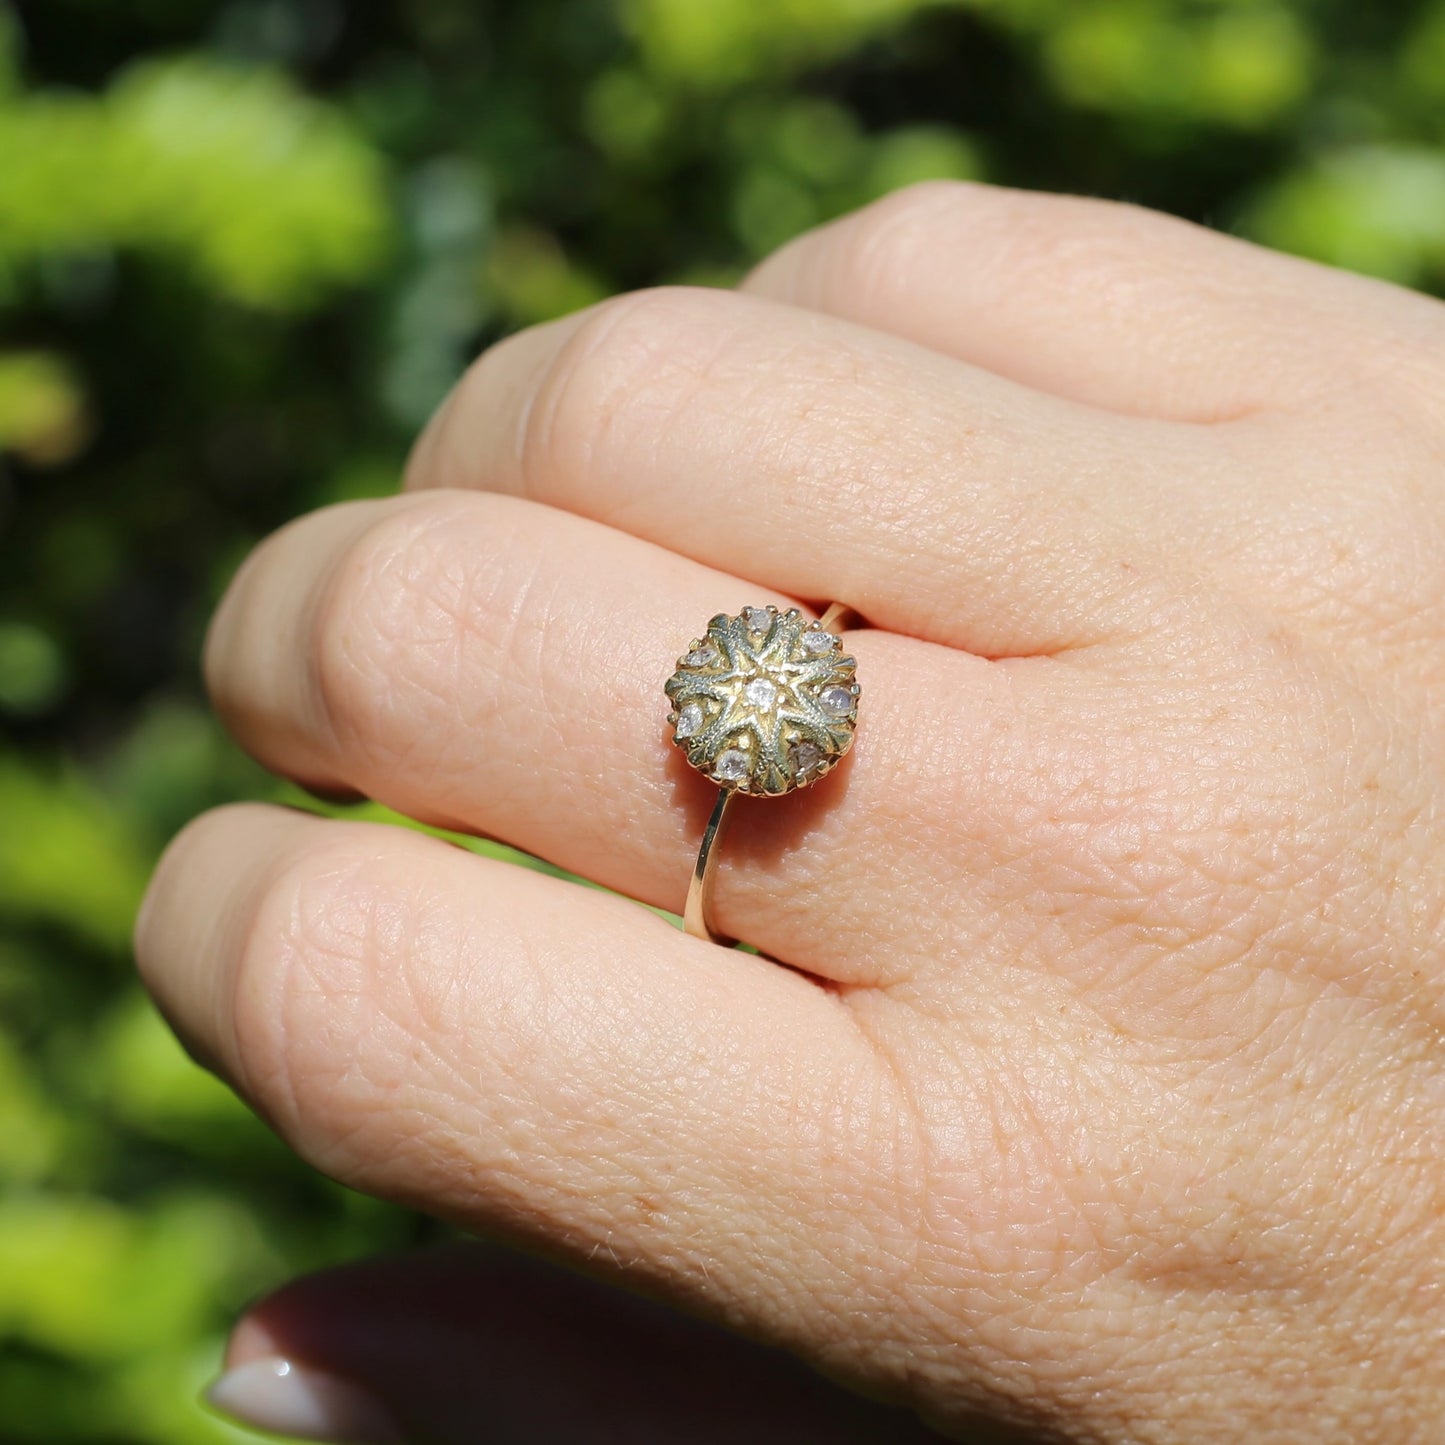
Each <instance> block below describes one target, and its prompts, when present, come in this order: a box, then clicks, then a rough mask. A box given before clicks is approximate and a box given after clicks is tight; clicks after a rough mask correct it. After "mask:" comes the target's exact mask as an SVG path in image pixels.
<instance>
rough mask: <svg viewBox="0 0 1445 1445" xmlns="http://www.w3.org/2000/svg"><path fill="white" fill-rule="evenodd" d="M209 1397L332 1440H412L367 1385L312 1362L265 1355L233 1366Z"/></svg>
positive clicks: (238, 1415) (241, 1412)
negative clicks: (317, 1367) (313, 1366)
mask: <svg viewBox="0 0 1445 1445" xmlns="http://www.w3.org/2000/svg"><path fill="white" fill-rule="evenodd" d="M206 1401H207V1403H209V1404H210V1405H212V1406H214V1407H215V1408H216V1409H217V1410H219V1411H221V1413H222V1414H224V1415H230V1416H231V1417H232V1418H233V1419H236V1420H239V1421H240V1422H241V1423H242V1424H243V1425H251V1426H254V1427H255V1428H256V1429H257V1430H271V1431H274V1432H275V1433H276V1434H277V1435H295V1436H299V1437H300V1438H301V1439H303V1440H326V1441H330V1442H332V1445H406V1438H405V1436H403V1435H402V1433H401V1431H400V1429H399V1428H398V1427H397V1424H396V1421H395V1420H394V1419H392V1416H391V1412H390V1411H388V1410H387V1409H386V1407H385V1406H384V1405H382V1404H381V1402H380V1401H379V1400H376V1399H373V1398H372V1396H370V1395H368V1394H367V1393H366V1391H365V1390H362V1389H359V1388H358V1387H357V1386H355V1385H353V1384H350V1383H349V1382H348V1381H346V1380H339V1379H337V1377H336V1376H335V1375H328V1374H325V1373H323V1372H322V1371H320V1370H313V1369H311V1368H310V1367H309V1366H307V1365H297V1364H294V1363H293V1362H292V1361H290V1360H280V1359H274V1358H272V1359H261V1360H252V1361H251V1362H250V1363H249V1364H245V1365H238V1366H237V1367H236V1368H235V1369H234V1370H227V1371H226V1373H225V1374H224V1375H222V1376H221V1378H220V1379H219V1380H217V1381H216V1382H215V1384H213V1385H212V1386H211V1387H210V1388H209V1389H208V1390H207V1391H206Z"/></svg>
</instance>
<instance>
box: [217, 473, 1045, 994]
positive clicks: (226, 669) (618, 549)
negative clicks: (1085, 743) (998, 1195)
mask: <svg viewBox="0 0 1445 1445" xmlns="http://www.w3.org/2000/svg"><path fill="white" fill-rule="evenodd" d="M769 601H771V602H774V603H777V604H779V605H781V606H787V605H788V603H789V599H788V598H786V597H785V596H782V595H780V594H771V595H770V594H760V593H759V590H758V589H757V588H754V587H752V586H750V585H748V584H744V583H741V582H739V581H738V580H737V579H736V578H733V577H730V576H728V575H726V574H724V573H721V572H716V571H714V570H712V569H710V568H707V567H704V566H702V565H700V564H699V563H696V562H691V561H688V560H686V559H683V558H680V557H677V556H675V555H673V554H671V553H668V552H666V551H664V550H663V549H661V548H659V547H656V546H654V545H652V544H651V543H647V542H644V541H641V540H639V539H638V538H635V537H632V536H629V535H628V534H626V533H623V532H618V531H614V530H613V529H611V528H608V527H605V526H603V525H601V524H600V523H597V522H592V521H589V520H587V519H585V518H580V517H576V516H573V515H572V514H570V513H566V512H559V511H556V510H555V509H552V508H549V507H544V506H541V505H539V504H537V503H534V502H528V501H525V500H521V499H516V498H510V497H499V496H494V495H487V494H477V493H468V492H433V493H426V494H422V495H413V496H405V497H398V498H392V499H388V500H386V501H380V502H367V503H357V504H351V505H348V506H342V507H336V508H330V509H327V510H324V511H322V512H318V513H315V514H313V515H311V516H309V517H307V518H304V519H302V520H301V521H300V522H297V523H294V524H292V525H291V526H290V527H288V528H286V529H284V530H283V531H282V532H280V533H278V534H277V535H276V536H275V537H273V538H272V539H271V540H270V541H269V542H267V543H266V544H264V545H263V546H262V547H261V548H260V549H259V550H258V551H257V552H256V553H255V554H254V555H253V557H252V558H251V560H250V561H249V562H248V563H247V565H246V566H245V567H244V568H243V569H242V571H241V573H240V574H239V575H238V577H237V579H236V581H235V583H234V584H233V585H232V588H231V590H230V592H229V594H228V596H227V598H226V600H225V602H224V604H223V605H222V607H221V609H220V612H219V613H218V615H217V619H216V622H215V624H214V627H213V630H212V634H211V638H210V641H209V645H208V648H207V672H208V678H209V681H210V685H211V688H212V692H213V694H214V696H215V699H216V703H217V706H218V708H219V710H220V712H221V714H222V716H223V717H224V718H225V719H226V721H227V723H228V724H229V726H230V727H231V729H232V731H233V732H234V733H235V734H236V736H237V737H238V739H239V740H240V741H241V742H242V744H243V745H244V746H245V747H247V748H248V749H249V750H250V751H251V752H252V753H254V754H255V755H256V756H257V757H258V758H259V759H260V760H261V761H262V762H264V763H265V764H266V765H267V766H269V767H271V768H273V769H275V770H277V771H279V772H282V773H285V774H287V775H289V776H292V777H295V778H297V779H299V780H301V781H303V782H304V783H306V784H308V785H310V786H313V787H323V788H338V787H341V788H352V789H356V790H359V791H361V792H362V793H365V794H366V795H368V796H370V797H373V798H376V799H378V800H379V801H381V802H383V803H385V804H387V805H389V806H391V807H393V808H395V809H397V810H399V811H401V812H404V813H407V814H410V815H412V816H416V817H420V818H423V819H427V820H430V821H433V822H437V823H442V824H446V825H449V826H452V827H455V828H459V829H462V830H466V831H473V832H482V833H486V834H489V835H491V836H494V837H498V838H502V839H504V840H506V841H507V842H509V843H513V844H515V845H517V846H518V847H521V848H523V849H525V850H527V851H528V852H531V853H535V854H537V855H539V856H541V857H544V858H547V859H549V860H550V861H552V862H554V863H556V864H558V865H559V866H561V867H564V868H566V869H569V870H571V871H573V872H577V873H580V874H582V875H584V876H586V877H589V878H592V879H595V880H596V881H598V882H600V883H603V884H605V885H607V886H609V887H612V888H615V889H618V890H620V891H622V892H624V893H627V894H629V895H631V896H633V897H637V898H641V899H644V900H645V901H647V902H650V903H653V904H657V905H659V906H663V907H667V908H671V909H674V910H677V909H679V908H680V906H681V903H682V899H683V894H684V891H685V887H686V882H687V878H688V874H689V871H690V868H691V865H692V862H693V859H694V857H695V855H696V850H697V846H698V840H699V836H700V834H701V831H702V827H703V823H704V821H705V818H706V814H707V811H708V809H709V807H710V806H711V802H712V799H713V797H714V796H715V793H714V790H713V788H712V787H711V786H710V785H709V784H708V783H707V782H706V781H705V780H704V779H702V778H700V777H698V776H697V775H696V774H695V773H693V772H692V771H691V770H690V769H689V768H688V767H687V765H686V763H685V762H684V760H683V759H682V757H681V755H680V754H679V753H678V752H677V751H676V750H675V749H674V748H673V747H672V746H671V745H670V743H669V741H668V738H667V731H666V728H665V725H664V722H663V719H664V715H665V710H666V703H665V702H664V700H663V696H662V691H661V685H662V682H663V681H664V680H665V678H666V676H667V674H668V673H669V672H670V671H671V670H672V666H673V661H674V659H675V658H676V657H677V656H678V654H679V653H680V652H681V651H683V650H684V649H685V648H686V646H687V644H688V640H689V639H690V638H691V637H693V636H695V635H696V634H697V633H698V632H699V631H700V630H701V629H702V627H703V626H704V624H705V623H706V620H707V619H708V618H709V617H710V616H712V615H713V614H715V613H717V612H719V611H728V612H734V613H735V612H737V611H738V610H739V608H740V607H741V606H742V605H744V604H750V603H758V602H769ZM848 645H849V650H850V652H852V653H853V654H854V655H855V656H856V657H857V658H858V668H859V676H860V678H861V679H862V681H863V685H864V689H865V694H866V696H865V699H864V703H863V706H862V707H861V708H860V712H861V719H860V726H859V732H858V741H857V743H856V745H855V746H854V748H853V750H852V752H851V754H850V756H849V758H848V759H847V760H846V763H845V766H843V767H842V768H840V769H839V770H838V771H837V773H836V774H835V775H834V776H833V777H832V778H830V779H829V780H828V782H827V783H826V784H824V785H822V786H820V787H818V788H817V789H809V790H805V791H803V792H801V793H798V794H793V795H790V796H788V797H785V798H778V799H768V800H765V801H764V800H757V801H754V800H744V804H745V806H744V807H743V808H742V810H741V812H740V814H739V816H738V817H737V819H736V821H735V823H734V825H733V829H732V833H731V835H730V837H729V840H728V844H727V847H726V848H725V850H724V854H723V863H722V867H721V870H720V874H719V878H718V884H717V895H716V905H715V916H716V918H717V922H718V925H719V927H720V928H721V929H723V930H725V931H728V932H730V933H732V934H733V935H734V936H740V937H743V938H746V939H747V940H748V941H749V942H752V943H755V944H757V945H758V946H759V947H761V948H763V949H764V950H766V951H767V952H769V953H771V954H773V955H774V956H776V957H780V958H786V959H788V960H789V961H790V962H794V963H796V964H798V965H799V966H802V967H806V968H810V969H812V970H813V971H815V972H818V973H822V974H827V975H829V976H832V977H844V978H850V979H853V980H855V981H868V982H875V981H879V980H880V979H881V978H882V977H884V976H890V973H891V975H892V976H896V974H897V971H899V970H906V969H907V967H908V964H907V956H908V949H909V948H910V947H911V948H912V949H914V950H917V949H929V948H936V946H937V942H938V941H937V940H936V939H932V938H930V937H928V936H927V934H928V930H927V929H926V928H923V927H920V926H919V924H918V922H917V920H919V919H930V918H940V917H951V918H952V919H953V920H954V923H953V924H952V925H951V926H953V927H958V926H960V920H961V918H962V916H963V915H964V913H965V911H966V910H964V909H963V908H961V906H960V904H959V901H958V897H957V896H956V895H957V888H956V885H957V880H958V878H959V877H960V876H961V875H972V876H977V875H979V874H981V873H985V872H986V871H987V869H988V867H989V864H990V863H991V862H992V861H993V860H994V859H995V858H996V856H997V853H996V849H997V847H998V846H1000V839H1006V838H1008V837H1009V836H1010V833H1011V825H1010V823H1009V821H1008V819H1007V817H1006V816H1005V815H1006V813H1007V811H1008V799H1009V797H1010V789H1011V787H1012V789H1013V791H1014V792H1015V793H1017V792H1018V790H1019V783H1018V781H1017V780H1019V779H1021V778H1026V777H1028V776H1029V775H1031V774H1032V775H1036V773H1037V769H1036V767H1029V766H1026V765H1025V764H1024V763H1023V762H1021V761H1020V757H1019V753H1020V749H1024V748H1031V747H1036V746H1039V745H1041V744H1040V737H1041V734H1046V730H1047V727H1048V726H1049V724H1048V723H1047V721H1046V719H1045V717H1044V716H1043V714H1045V713H1047V714H1049V715H1052V716H1066V715H1067V714H1068V708H1067V706H1063V707H1062V708H1061V707H1060V701H1061V697H1066V696H1067V694H1068V685H1067V679H1068V677H1069V676H1070V673H1069V671H1068V669H1067V668H1066V667H1065V666H1064V665H1063V664H1055V663H1052V662H1050V661H1049V660H1047V659H1036V660H1034V661H1032V662H1023V663H1015V664H990V663H987V662H984V661H981V660H980V659H977V658H974V657H970V656H968V655H966V654H960V653H954V652H952V651H950V650H947V649H944V648H938V647H933V646H930V645H929V644H926V643H921V642H917V641H914V640H911V639H906V638H900V637H896V636H890V635H888V634H884V633H879V632H870V631H865V632H860V633H855V634H850V636H849V643H848ZM1040 669H1043V670H1047V672H1048V673H1049V674H1050V676H1049V678H1048V679H1047V680H1046V679H1044V678H1043V677H1042V676H1040V675H1039V670H1040ZM1030 713H1032V714H1034V716H1033V718H1032V719H1030V717H1029V716H1028V715H1029V714H1030ZM961 759H967V760H968V761H961ZM991 775H992V776H991ZM1008 779H1015V780H1016V781H1015V782H1014V783H1013V784H1010V783H1009V782H1008V781H1007V780H1008ZM1018 806H1019V807H1020V808H1022V807H1023V806H1024V804H1023V801H1022V799H1020V800H1019V802H1018ZM959 818H971V819H973V820H975V821H974V824H973V826H972V827H971V828H970V829H969V830H968V832H967V834H966V836H963V837H956V838H954V839H952V840H951V842H950V849H949V852H948V853H947V855H946V856H945V857H943V858H940V856H939V838H940V836H942V835H944V834H947V833H952V834H957V833H958V832H959V830H958V827H957V820H958V819H959ZM990 820H993V821H990ZM1009 846H1012V844H1010V845H1009ZM880 889H884V890H886V891H887V896H888V899H889V901H890V904H891V906H890V907H889V908H887V909H881V908H878V907H876V904H877V903H878V901H879V896H878V890H880ZM970 896H971V898H972V899H973V900H974V904H973V906H975V907H977V908H978V909H980V910H981V912H980V917H981V916H982V912H983V911H986V910H987V907H988V889H987V887H986V886H981V887H977V888H975V889H973V890H971V892H970ZM888 919H896V920H898V923H897V925H896V926H897V931H898V938H896V939H894V938H890V937H884V936H882V935H883V934H885V933H886V932H887V929H888V926H889V925H888V924H887V922H886V920H888ZM905 936H906V937H908V938H909V939H911V940H912V942H911V944H908V945H905V943H904V941H903V940H904V938H905ZM849 939H853V940H856V944H857V952H856V954H854V952H853V951H852V950H851V949H850V946H849V945H848V943H847V942H846V940H849ZM895 949H896V952H895Z"/></svg>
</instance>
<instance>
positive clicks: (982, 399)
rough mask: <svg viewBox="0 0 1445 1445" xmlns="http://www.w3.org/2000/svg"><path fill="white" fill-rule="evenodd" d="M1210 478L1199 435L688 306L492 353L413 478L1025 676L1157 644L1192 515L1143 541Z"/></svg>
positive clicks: (642, 303)
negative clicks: (1164, 503) (558, 512)
mask: <svg viewBox="0 0 1445 1445" xmlns="http://www.w3.org/2000/svg"><path fill="white" fill-rule="evenodd" d="M1213 463H1214V457H1213V453H1212V451H1211V450H1210V449H1209V447H1208V446H1207V444H1206V442H1205V440H1204V433H1203V429H1200V428H1189V427H1184V426H1180V425H1174V424H1170V423H1166V422H1161V421H1151V420H1147V419H1141V418H1134V417H1124V416H1121V415H1119V414H1117V413H1113V412H1105V411H1103V410H1100V409H1096V408H1094V407H1090V406H1086V405H1084V404H1081V403H1078V402H1073V401H1068V400H1065V399H1064V398H1062V397H1058V396H1050V395H1046V394H1045V393H1043V392H1038V391H1034V390H1033V389H1031V388H1029V387H1027V386H1023V385H1021V384H1019V383H1017V382H1014V381H1010V380H1008V379H1007V378H1005V377H1002V376H997V375H995V374H993V373H992V372H989V371H986V370H983V369H981V368H978V367H972V366H968V365H966V364H965V363H963V362H961V361H957V360H954V359H953V358H950V357H945V356H942V355H940V354H938V353H937V352H934V351H930V350H928V349H926V348H924V347H921V346H917V345H914V344H912V343H910V342H907V341H904V340H902V339H901V338H899V337H896V336H888V335H885V334H883V333H882V332H877V331H872V330H869V329H868V328H866V327H862V326H857V325H853V324H851V323H848V322H845V321H840V320H838V319H836V318H833V317H828V316H822V315H819V314H817V313H814V312H807V311H803V310H801V309H800V308H796V307H792V306H786V305H782V304H779V303H777V302H772V301H767V300H764V299H761V298H758V297H754V296H744V295H737V294H729V293H722V292H707V291H702V290H687V289H685V288H672V289H665V290H659V291H652V292H638V293H635V294H632V295H628V296H621V297H615V298H613V299H612V300H611V301H607V302H603V303H602V304H601V305H600V306H597V307H594V308H592V309H591V310H589V311H586V312H582V313H580V314H579V315H577V316H572V317H568V318H566V319H565V320H562V321H559V322H554V323H551V324H550V325H548V326H543V327H536V328H533V329H532V330H530V331H527V332H523V333H521V334H520V335H518V336H514V337H512V338H510V339H509V340H507V341H504V342H502V343H501V344H500V345H498V346H495V347H493V348H492V349H491V350H490V351H489V352H487V353H486V354H485V355H484V356H483V357H482V358H481V359H480V360H479V361H478V362H477V363H476V365H475V366H474V367H473V368H472V370H471V371H470V372H469V373H468V375H467V377H466V378H464V380H463V381H462V382H461V383H460V385H459V386H458V387H457V388H456V390H455V391H454V392H453V394H452V396H451V398H450V400H449V401H448V402H447V404H446V405H445V406H444V407H443V408H442V410H441V411H440V412H439V413H438V414H437V416H436V417H435V418H434V419H433V421H432V423H431V425H430V426H429V427H428V429H427V431H426V433H425V434H424V435H423V437H422V440H421V442H420V443H419V445H418V447H417V450H416V453H415V455H414V458H413V463H412V466H411V469H410V473H409V477H408V481H409V483H410V484H411V485H412V486H418V487H435V486H457V487H480V488H485V489H488V490H491V491H498V492H504V493H513V494H517V495H522V496H527V497H530V498H532V499H534V500H537V501H542V502H546V503H548V504H549V505H552V506H558V507H565V508H567V509H568V510H570V511H574V512H577V513H580V514H582V515H584V516H589V517H593V518H595V519H597V520H599V521H603V522H606V523H608V524H609V525H611V526H614V527H618V528H620V529H622V530H625V531H628V532H632V533H634V534H635V535H637V536H640V537H646V538H648V539H649V540H651V541H654V542H658V543H660V544H662V545H663V546H665V547H668V548H670V549H671V550H673V551H675V552H680V553H684V554H685V555H687V556H690V557H695V558H696V559H698V560H699V561H701V562H706V563H708V564H709V565H711V566H714V567H721V568H724V569H725V570H727V571H729V572H733V573H735V574H737V575H738V576H745V577H749V578H751V579H752V580H753V581H754V582H757V583H760V584H762V585H765V586H771V587H775V588H778V589H780V590H783V591H786V592H791V593H793V594H794V595H797V596H802V597H813V598H827V599H830V600H831V599H834V598H836V599H839V600H841V601H844V602H847V603H849V604H850V605H852V606H853V607H856V608H857V609H858V610H859V611H860V612H862V613H863V615H864V616H866V617H867V618H868V619H869V620H870V621H872V622H873V623H875V624H876V625H877V626H880V627H885V628H887V629H889V630H890V631H893V632H902V633H905V634H908V635H911V636H915V637H920V638H926V639H927V640H929V641H932V642H942V643H945V644H947V645H950V646H954V647H963V648H967V649H968V650H969V651H972V652H975V653H980V654H982V655H984V656H989V657H1004V656H1033V655H1039V654H1048V653H1053V652H1058V651H1063V650H1067V649H1071V648H1077V647H1080V646H1085V645H1088V644H1090V643H1094V642H1099V641H1104V640H1111V639H1114V638H1117V637H1118V636H1120V635H1128V634H1132V633H1133V632H1135V631H1136V630H1138V629H1139V628H1141V627H1147V626H1148V625H1149V623H1150V621H1151V619H1152V614H1153V611H1154V608H1155V606H1156V604H1157V601H1158V595H1157V592H1158V588H1159V586H1160V584H1161V582H1162V580H1163V579H1164V578H1165V577H1167V576H1169V575H1172V574H1173V572H1174V571H1175V570H1176V569H1177V566H1178V558H1177V553H1178V541H1177V538H1178V535H1179V531H1180V528H1179V527H1178V526H1177V525H1176V523H1177V520H1178V519H1177V517H1175V518H1165V519H1163V521H1162V522H1161V523H1160V524H1159V525H1155V526H1152V527H1151V526H1149V525H1147V522H1148V519H1149V518H1150V517H1152V516H1153V515H1154V514H1155V513H1156V511H1157V510H1158V504H1159V497H1160V478H1161V477H1168V478H1172V479H1174V480H1173V483H1172V485H1174V486H1175V487H1185V486H1186V483H1185V478H1186V477H1188V476H1189V475H1200V476H1202V475H1204V474H1205V473H1206V472H1209V473H1212V472H1213V471H1214V470H1215V468H1214V465H1213ZM1166 532H1167V535H1168V537H1169V538H1170V539H1171V544H1172V545H1171V548H1170V550H1169V552H1168V553H1167V561H1166V553H1165V552H1164V551H1163V549H1162V548H1161V547H1159V546H1158V545H1156V539H1157V538H1162V537H1163V536H1165V535H1166ZM1151 584H1152V585H1151Z"/></svg>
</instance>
